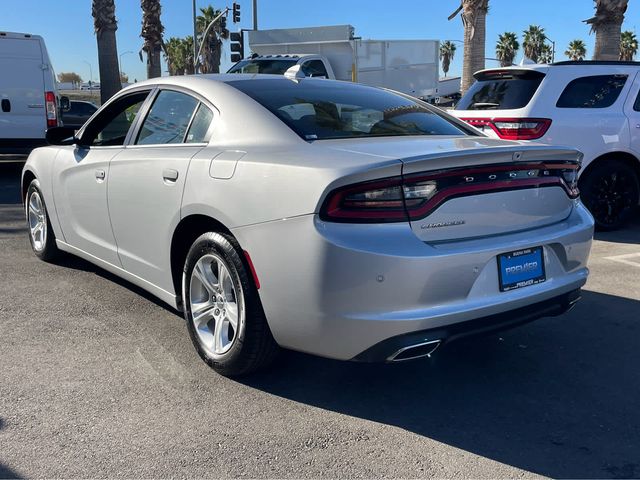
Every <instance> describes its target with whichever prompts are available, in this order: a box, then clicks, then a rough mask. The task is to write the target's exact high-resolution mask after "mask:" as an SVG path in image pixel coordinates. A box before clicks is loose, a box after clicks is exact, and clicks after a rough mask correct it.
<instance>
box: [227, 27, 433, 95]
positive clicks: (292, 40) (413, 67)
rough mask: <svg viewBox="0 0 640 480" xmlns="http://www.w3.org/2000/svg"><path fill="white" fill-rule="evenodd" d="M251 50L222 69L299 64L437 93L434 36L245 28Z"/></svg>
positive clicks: (319, 73) (314, 73)
mask: <svg viewBox="0 0 640 480" xmlns="http://www.w3.org/2000/svg"><path fill="white" fill-rule="evenodd" d="M248 34H249V47H250V49H251V51H252V52H253V54H252V55H251V56H250V57H249V58H246V59H243V60H241V61H240V62H238V63H236V64H235V65H234V66H233V67H231V69H229V71H228V73H275V74H284V73H285V72H286V71H287V70H288V69H289V68H291V67H292V66H295V65H300V70H301V71H302V72H303V73H304V74H305V75H306V76H308V77H325V78H332V79H337V80H346V81H352V82H359V83H364V84H366V85H373V86H377V87H385V88H390V89H392V90H397V91H399V92H403V93H407V94H409V95H413V96H415V97H420V98H425V99H428V98H430V97H433V96H435V95H437V88H438V76H439V72H438V51H439V42H438V41H437V40H362V39H360V38H358V37H355V36H354V28H353V27H352V26H351V25H335V26H324V27H309V28H287V29H275V30H257V31H249V32H248Z"/></svg>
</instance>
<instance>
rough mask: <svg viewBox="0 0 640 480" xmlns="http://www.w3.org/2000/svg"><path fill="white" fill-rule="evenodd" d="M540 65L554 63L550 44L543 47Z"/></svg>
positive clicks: (539, 58)
mask: <svg viewBox="0 0 640 480" xmlns="http://www.w3.org/2000/svg"><path fill="white" fill-rule="evenodd" d="M538 63H553V49H552V48H551V45H549V44H548V43H545V44H543V45H542V49H541V50H540V56H539V57H538Z"/></svg>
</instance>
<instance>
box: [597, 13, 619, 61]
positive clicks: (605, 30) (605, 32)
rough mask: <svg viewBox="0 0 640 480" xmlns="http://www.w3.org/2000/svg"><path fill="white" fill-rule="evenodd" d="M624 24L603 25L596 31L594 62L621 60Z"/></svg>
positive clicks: (611, 23)
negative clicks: (621, 34) (621, 35)
mask: <svg viewBox="0 0 640 480" xmlns="http://www.w3.org/2000/svg"><path fill="white" fill-rule="evenodd" d="M621 30H622V22H610V23H601V24H600V25H598V26H597V29H596V46H595V49H594V52H593V59H594V60H619V59H620V32H621Z"/></svg>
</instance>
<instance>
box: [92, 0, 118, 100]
mask: <svg viewBox="0 0 640 480" xmlns="http://www.w3.org/2000/svg"><path fill="white" fill-rule="evenodd" d="M91 15H92V16H93V27H94V29H95V32H96V40H97V42H98V65H99V67H100V100H101V101H102V103H105V102H106V101H107V100H109V98H111V96H113V94H115V93H116V92H117V91H118V90H120V89H121V88H122V84H121V83H120V66H119V65H118V46H117V44H116V30H117V29H118V23H117V22H116V6H115V5H114V3H113V0H93V2H92V4H91Z"/></svg>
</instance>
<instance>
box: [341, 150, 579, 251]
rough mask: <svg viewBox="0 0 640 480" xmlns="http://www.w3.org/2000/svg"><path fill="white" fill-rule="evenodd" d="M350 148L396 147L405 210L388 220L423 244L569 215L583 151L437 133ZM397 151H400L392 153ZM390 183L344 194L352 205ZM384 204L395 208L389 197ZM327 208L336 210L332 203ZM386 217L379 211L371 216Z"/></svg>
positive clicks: (379, 192) (495, 232) (553, 220)
mask: <svg viewBox="0 0 640 480" xmlns="http://www.w3.org/2000/svg"><path fill="white" fill-rule="evenodd" d="M341 149H342V148H341ZM349 150H350V151H354V152H355V151H357V152H360V153H370V154H373V153H375V154H376V155H379V156H392V155H393V154H394V152H395V156H396V158H397V159H398V160H400V161H401V162H402V175H401V179H400V180H398V179H393V182H396V185H397V182H401V187H402V192H403V195H404V205H405V209H406V214H405V215H403V214H398V212H396V216H395V219H394V218H392V217H391V216H389V218H388V219H387V220H386V221H398V219H400V218H408V220H409V222H410V225H411V229H412V230H413V232H414V233H415V235H416V236H417V237H418V238H419V239H420V240H422V241H425V242H441V241H452V240H460V239H469V238H474V237H482V236H488V235H500V234H504V233H510V232H517V231H522V230H527V229H532V228H538V227H542V226H545V225H549V224H552V223H556V222H560V221H562V220H564V219H565V218H567V217H568V216H569V214H570V213H571V209H572V207H573V200H572V198H574V197H575V196H576V195H577V189H576V188H575V181H576V179H577V168H578V163H579V160H580V157H581V154H580V153H579V152H578V151H576V150H573V149H568V148H562V147H549V146H544V145H534V144H523V143H520V142H505V141H496V140H492V139H488V138H485V137H446V138H444V137H443V138H439V139H435V138H430V139H417V138H416V139H414V140H408V139H407V138H404V139H386V140H378V139H376V140H373V139H369V142H361V143H360V142H350V144H349ZM400 151H401V152H403V154H404V155H403V156H398V155H397V152H400ZM425 152H429V153H425ZM389 188H396V191H397V188H399V187H398V186H394V185H393V184H392V185H388V184H381V185H378V184H371V185H369V186H367V185H365V186H364V187H363V188H361V189H360V191H359V192H360V193H353V194H352V196H351V197H349V196H348V195H350V194H351V193H350V192H348V193H347V194H345V196H343V198H344V199H346V200H347V201H348V200H349V198H351V199H352V200H353V201H352V203H351V205H356V203H353V202H356V201H360V202H362V201H364V200H363V199H364V198H365V195H364V193H363V191H364V190H366V189H369V191H370V192H371V195H369V197H368V198H372V197H373V196H374V195H382V194H383V193H384V194H389V192H390V190H389ZM391 193H392V192H391ZM390 198H392V197H390ZM393 198H394V197H393ZM387 200H388V199H387ZM337 201H338V200H336V202H337ZM346 205H348V203H347V204H346ZM381 205H382V204H381ZM384 206H389V207H390V208H391V207H394V208H396V209H397V205H395V204H393V203H386V204H384ZM330 207H336V208H338V203H335V204H334V205H330ZM336 211H337V210H336ZM385 217H387V215H386V214H385V213H384V211H383V210H382V209H381V210H380V214H379V215H378V214H376V216H373V217H371V218H370V220H371V221H378V220H380V219H382V218H385Z"/></svg>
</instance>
